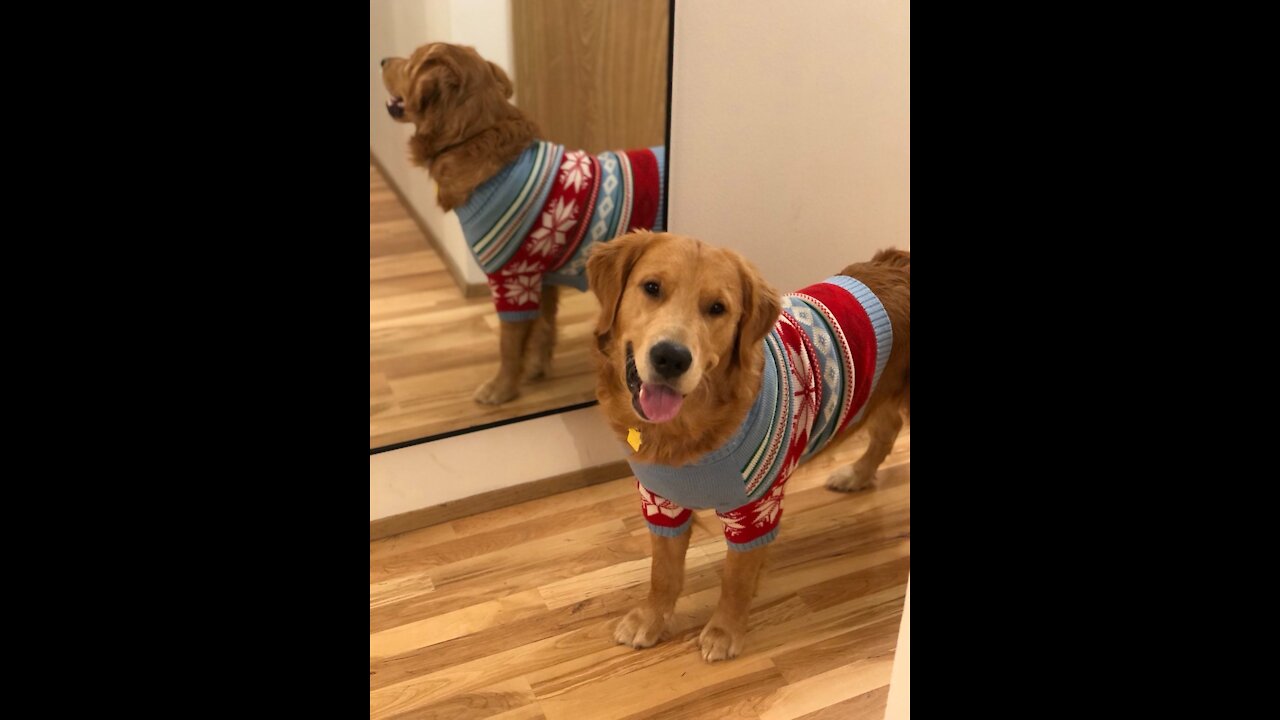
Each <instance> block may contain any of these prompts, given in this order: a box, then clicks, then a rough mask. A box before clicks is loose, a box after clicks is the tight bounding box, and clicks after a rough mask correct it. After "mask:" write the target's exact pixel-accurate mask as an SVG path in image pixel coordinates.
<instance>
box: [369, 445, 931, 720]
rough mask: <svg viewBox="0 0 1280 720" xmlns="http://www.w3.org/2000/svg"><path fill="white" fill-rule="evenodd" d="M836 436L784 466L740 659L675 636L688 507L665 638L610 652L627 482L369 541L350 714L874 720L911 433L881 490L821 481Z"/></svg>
mask: <svg viewBox="0 0 1280 720" xmlns="http://www.w3.org/2000/svg"><path fill="white" fill-rule="evenodd" d="M865 438H866V436H865V434H859V435H855V436H854V437H853V438H850V439H849V440H846V441H844V442H843V443H841V444H838V445H836V446H834V447H833V448H831V449H829V450H827V451H824V452H823V453H822V454H820V455H818V456H817V457H816V458H814V459H813V460H812V461H811V462H809V463H807V464H805V465H802V466H800V468H798V469H797V470H796V472H795V474H794V475H793V476H792V478H791V480H790V482H789V483H788V484H787V496H786V513H785V514H784V516H783V519H782V525H781V530H780V532H779V535H778V538H777V540H776V541H774V543H773V545H772V546H771V548H770V550H769V558H768V560H767V561H766V564H765V571H764V574H763V575H762V578H761V581H760V587H759V591H758V593H757V595H756V598H755V600H754V601H753V602H752V606H751V616H750V621H749V622H750V628H751V629H750V633H749V634H748V636H747V639H746V646H745V648H744V650H743V653H742V655H741V656H739V657H738V658H737V659H735V660H732V661H729V662H721V663H716V664H714V665H708V664H706V663H704V662H703V660H702V658H701V657H700V656H699V655H698V652H697V648H696V646H695V645H694V644H692V643H694V642H696V638H697V637H698V633H699V632H700V630H701V627H702V625H703V624H705V623H706V621H707V620H708V618H710V616H711V612H712V610H713V608H714V606H715V602H716V599H717V598H718V597H719V593H720V589H719V582H720V579H719V574H720V572H721V571H722V569H723V566H724V556H725V552H726V549H725V545H724V538H723V531H722V528H721V524H720V522H719V520H718V519H717V518H716V517H715V515H714V514H713V513H712V512H711V511H703V512H698V513H695V520H694V529H693V533H694V535H693V540H692V543H691V545H690V548H689V553H688V556H687V557H688V560H687V565H686V582H685V587H684V592H683V594H682V595H681V598H680V601H679V604H678V605H677V606H676V613H675V620H674V622H673V627H672V628H670V630H671V637H670V639H668V640H666V641H665V642H662V643H659V644H658V645H656V646H654V647H652V648H649V649H647V650H640V651H637V650H632V649H630V648H626V647H622V646H619V645H615V644H614V642H613V639H612V624H613V623H615V622H616V621H617V619H618V618H620V617H621V616H622V615H623V614H625V612H626V611H627V610H628V609H629V608H630V607H631V606H633V605H635V604H637V603H638V602H640V601H641V600H642V599H643V598H644V597H645V594H646V592H647V586H648V580H649V554H650V551H649V538H648V530H647V529H646V528H645V524H644V520H643V518H642V517H641V515H640V502H639V499H638V498H637V496H636V489H635V480H634V479H633V478H631V477H627V478H623V479H621V480H615V481H612V482H608V483H604V484H601V485H594V486H591V487H587V488H582V489H580V490H574V491H572V492H568V493H563V494H560V495H554V496H551V497H546V498H541V499H539V500H533V501H530V502H525V503H521V504H519V505H514V506H511V507H507V508H502V509H499V510H493V511H490V512H486V513H482V514H479V515H473V516H471V517H466V518H461V519H458V520H454V521H452V522H449V523H445V524H441V525H436V526H433V527H428V528H423V529H421V530H415V531H413V532H409V533H405V534H402V535H398V536H395V537H391V538H386V539H384V540H378V541H375V542H372V543H370V544H369V655H370V657H369V689H370V702H369V711H370V712H369V715H370V718H372V719H373V720H379V719H381V718H391V717H405V718H407V717H450V718H454V717H456V718H463V717H465V718H481V717H490V716H495V717H501V718H511V719H512V720H515V719H516V718H528V719H529V720H533V719H535V718H547V720H561V719H562V718H564V719H568V720H586V719H587V718H590V719H591V720H609V719H610V718H623V717H626V718H648V719H652V718H704V717H705V718H720V717H735V718H800V717H803V718H811V717H812V718H868V719H870V718H874V719H875V720H880V718H882V717H883V716H884V709H885V702H886V698H887V695H888V684H889V676H890V670H891V667H892V663H893V656H894V653H895V649H896V640H897V636H898V628H899V624H900V622H901V618H902V607H903V600H904V597H905V593H906V589H907V574H908V572H909V570H910V567H911V540H910V534H911V435H910V430H909V428H905V429H904V432H903V434H902V436H901V437H899V438H898V442H897V445H896V446H895V448H894V451H893V453H892V454H891V455H890V456H889V457H888V458H887V459H886V460H885V463H884V466H883V467H881V469H880V472H879V481H880V488H879V489H877V490H873V491H864V492H860V493H854V494H851V495H845V494H842V493H836V492H832V491H829V490H827V489H825V488H824V487H822V483H823V481H824V480H825V479H826V476H827V475H828V474H829V473H830V472H831V469H832V468H834V467H838V466H840V465H844V464H847V463H849V462H852V461H853V460H854V459H855V458H857V457H858V456H859V455H860V454H861V453H862V451H863V450H864V449H865V448H866V439H865Z"/></svg>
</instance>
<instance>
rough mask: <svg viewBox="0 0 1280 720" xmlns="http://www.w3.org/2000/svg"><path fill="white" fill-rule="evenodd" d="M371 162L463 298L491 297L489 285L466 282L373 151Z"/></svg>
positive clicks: (370, 154)
mask: <svg viewBox="0 0 1280 720" xmlns="http://www.w3.org/2000/svg"><path fill="white" fill-rule="evenodd" d="M369 162H372V163H373V164H374V167H376V168H378V172H380V173H382V179H383V180H385V181H386V183H387V187H389V188H391V192H393V193H395V194H396V198H397V199H398V200H399V201H400V204H401V205H402V206H404V209H405V210H406V211H407V212H408V213H409V217H411V218H413V222H414V224H416V225H417V226H418V229H419V230H421V231H422V235H423V236H424V237H426V238H427V244H428V245H430V246H431V249H432V250H435V251H436V254H437V255H439V256H440V258H441V259H443V260H444V265H445V267H446V268H448V269H449V277H451V278H453V283H454V284H455V285H457V286H458V290H460V291H461V292H462V296H463V297H469V298H477V297H489V286H488V285H486V284H484V283H468V282H467V281H466V276H465V275H463V274H462V270H461V268H459V267H458V266H457V265H455V264H454V263H453V258H452V257H450V256H449V253H447V252H445V251H444V247H443V246H442V245H441V244H440V240H439V238H437V237H436V236H435V234H434V233H432V232H431V226H429V225H427V223H426V221H424V220H423V219H422V216H421V215H419V214H418V211H417V210H416V209H414V207H413V203H411V202H409V198H408V197H407V196H406V195H405V194H404V192H403V191H401V190H400V186H399V185H396V181H395V178H393V177H392V176H391V173H389V172H387V168H386V167H385V166H384V165H383V164H382V162H381V161H379V160H378V156H377V155H374V154H373V150H370V151H369Z"/></svg>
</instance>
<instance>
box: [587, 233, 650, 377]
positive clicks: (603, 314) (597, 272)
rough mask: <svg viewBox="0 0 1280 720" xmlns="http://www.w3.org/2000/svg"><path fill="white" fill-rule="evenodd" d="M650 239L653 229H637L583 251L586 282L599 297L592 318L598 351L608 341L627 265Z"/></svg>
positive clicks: (628, 266)
mask: <svg viewBox="0 0 1280 720" xmlns="http://www.w3.org/2000/svg"><path fill="white" fill-rule="evenodd" d="M652 239H653V233H651V232H646V231H643V230H641V231H637V232H633V233H628V234H626V235H623V236H622V237H619V238H614V239H613V240H610V241H608V242H601V243H596V244H595V245H592V246H591V250H590V252H589V253H588V255H587V284H588V286H589V287H590V288H591V292H593V293H595V294H596V299H598V300H599V301H600V317H599V319H597V320H596V346H597V347H598V348H599V349H600V352H604V349H605V346H606V345H607V344H608V341H609V331H610V330H612V329H613V321H614V317H615V316H616V315H617V314H618V305H619V304H620V303H621V302H622V290H623V288H625V287H626V286H627V277H628V276H629V275H631V268H632V267H634V266H635V264H636V261H637V260H639V259H640V256H641V255H643V254H644V250H645V248H646V247H648V245H649V241H650V240H652Z"/></svg>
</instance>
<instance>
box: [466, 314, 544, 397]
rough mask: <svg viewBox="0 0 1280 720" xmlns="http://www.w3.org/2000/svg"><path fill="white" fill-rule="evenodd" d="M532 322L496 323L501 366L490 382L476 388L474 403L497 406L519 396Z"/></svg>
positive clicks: (503, 321)
mask: <svg viewBox="0 0 1280 720" xmlns="http://www.w3.org/2000/svg"><path fill="white" fill-rule="evenodd" d="M534 322H535V321H533V320H524V321H520V322H510V321H507V320H499V321H498V325H499V327H500V330H501V335H502V339H501V340H500V342H499V354H500V356H501V359H500V363H501V364H500V365H499V366H498V374H497V375H495V376H494V377H493V379H492V380H489V381H487V382H485V383H484V384H483V385H481V386H480V387H478V388H476V392H475V395H473V396H472V397H473V398H474V399H475V401H476V402H478V403H480V404H482V405H499V404H501V403H504V402H506V401H508V400H510V399H512V398H514V397H515V396H516V395H518V394H519V392H520V390H519V382H520V366H521V363H522V361H523V360H524V351H525V345H526V344H527V342H528V340H529V335H530V331H531V330H532V329H533V324H534Z"/></svg>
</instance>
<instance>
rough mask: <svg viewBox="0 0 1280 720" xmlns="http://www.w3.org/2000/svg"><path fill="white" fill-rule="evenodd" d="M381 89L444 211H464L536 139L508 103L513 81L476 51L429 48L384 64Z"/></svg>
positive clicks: (435, 45)
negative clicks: (407, 129)
mask: <svg viewBox="0 0 1280 720" xmlns="http://www.w3.org/2000/svg"><path fill="white" fill-rule="evenodd" d="M382 83H383V85H385V86H386V88H387V92H389V93H391V95H392V96H393V97H395V98H400V100H401V101H402V105H403V108H404V115H403V116H401V117H398V118H396V120H398V121H400V122H405V123H409V124H411V125H413V127H414V133H413V137H412V138H410V139H409V150H410V153H411V157H412V158H413V162H414V163H415V164H417V165H419V166H421V167H424V168H426V169H427V170H428V171H429V172H430V173H431V177H432V179H434V180H435V181H436V184H437V185H438V186H439V191H438V194H437V200H438V202H439V203H440V207H441V208H443V209H445V210H452V209H454V208H455V207H458V206H459V205H461V204H463V203H465V202H466V201H467V198H468V197H470V196H471V192H472V191H473V190H475V189H476V188H477V187H479V186H480V184H481V183H483V182H484V181H485V180H488V179H489V178H491V177H493V176H494V174H496V173H497V172H498V171H499V170H501V169H502V168H503V167H505V166H506V165H507V164H508V163H510V162H511V161H513V160H515V159H516V158H517V157H519V156H520V153H522V152H524V150H525V148H527V147H529V143H531V142H533V141H534V140H535V139H536V138H537V137H538V135H539V134H540V133H539V132H538V127H537V126H536V125H535V124H534V123H533V121H532V120H530V119H529V118H528V117H526V116H525V114H524V113H522V112H520V109H519V108H517V107H516V106H515V105H512V104H511V103H510V102H509V100H510V98H511V96H512V95H513V94H514V92H515V88H514V86H513V85H512V84H511V79H510V78H508V77H507V74H506V73H505V72H504V71H503V70H502V68H500V67H498V66H497V65H495V64H493V63H491V62H489V61H487V60H485V59H484V58H482V57H480V53H478V52H476V51H475V49H474V48H470V47H466V46H463V45H450V44H448V43H429V44H427V45H423V46H422V47H420V48H418V49H417V50H414V51H413V54H412V55H410V56H409V57H408V58H387V60H386V61H385V62H384V63H383V65H382Z"/></svg>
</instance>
